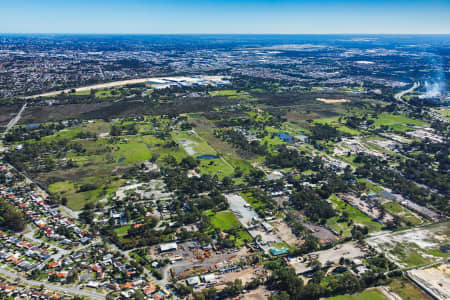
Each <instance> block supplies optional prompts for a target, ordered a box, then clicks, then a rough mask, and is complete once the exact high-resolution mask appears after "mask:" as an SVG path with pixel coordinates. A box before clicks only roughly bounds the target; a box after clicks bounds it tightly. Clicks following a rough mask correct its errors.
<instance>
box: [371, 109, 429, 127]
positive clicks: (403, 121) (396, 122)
mask: <svg viewBox="0 0 450 300" xmlns="http://www.w3.org/2000/svg"><path fill="white" fill-rule="evenodd" d="M373 120H374V124H373V125H374V126H375V127H377V128H378V127H380V126H382V125H384V126H389V128H391V129H393V130H396V131H405V130H408V129H410V127H409V126H408V124H411V125H426V123H425V122H422V121H420V120H416V119H411V118H408V117H406V116H403V115H393V114H389V113H383V114H379V115H378V118H377V119H373Z"/></svg>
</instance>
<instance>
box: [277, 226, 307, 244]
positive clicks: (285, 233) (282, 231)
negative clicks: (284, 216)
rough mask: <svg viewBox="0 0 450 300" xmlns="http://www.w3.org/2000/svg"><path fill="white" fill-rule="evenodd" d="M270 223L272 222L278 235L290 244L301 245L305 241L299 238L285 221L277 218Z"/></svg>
mask: <svg viewBox="0 0 450 300" xmlns="http://www.w3.org/2000/svg"><path fill="white" fill-rule="evenodd" d="M270 224H272V226H273V228H274V229H275V231H276V232H277V233H278V235H279V236H280V237H281V239H282V240H283V241H285V242H286V243H288V244H289V245H291V246H301V245H302V244H303V243H304V242H305V241H304V240H301V239H299V238H298V237H297V236H296V235H295V234H294V233H293V232H292V229H291V227H289V225H288V224H286V222H284V221H281V220H277V221H273V222H271V223H270Z"/></svg>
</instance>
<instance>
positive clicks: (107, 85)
mask: <svg viewBox="0 0 450 300" xmlns="http://www.w3.org/2000/svg"><path fill="white" fill-rule="evenodd" d="M151 79H152V78H140V79H130V80H121V81H113V82H107V83H100V84H94V85H88V86H83V87H79V88H75V92H83V91H90V90H97V89H104V88H110V87H115V86H121V85H127V84H136V83H143V82H147V81H149V80H151ZM71 90H72V89H65V90H61V91H54V92H48V93H43V94H38V95H33V96H28V97H25V99H32V98H37V97H47V96H54V95H58V94H61V93H62V92H64V93H68V92H70V91H71Z"/></svg>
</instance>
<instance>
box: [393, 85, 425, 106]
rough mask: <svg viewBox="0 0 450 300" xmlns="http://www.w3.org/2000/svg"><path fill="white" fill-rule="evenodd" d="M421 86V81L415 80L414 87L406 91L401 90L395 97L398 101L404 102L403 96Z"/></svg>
mask: <svg viewBox="0 0 450 300" xmlns="http://www.w3.org/2000/svg"><path fill="white" fill-rule="evenodd" d="M419 86H420V83H419V82H414V84H413V86H412V87H410V88H409V89H407V90H404V91H401V92H399V93H397V94H395V95H394V98H395V99H396V100H397V101H400V102H404V101H403V99H402V97H403V96H404V95H406V94H409V93H412V92H413V91H414V90H415V89H417V88H418V87H419Z"/></svg>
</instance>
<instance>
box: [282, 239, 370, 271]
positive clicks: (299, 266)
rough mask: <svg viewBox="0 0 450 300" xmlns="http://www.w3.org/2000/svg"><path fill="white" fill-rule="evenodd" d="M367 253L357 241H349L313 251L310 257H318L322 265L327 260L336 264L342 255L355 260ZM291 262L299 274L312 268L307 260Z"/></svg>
mask: <svg viewBox="0 0 450 300" xmlns="http://www.w3.org/2000/svg"><path fill="white" fill-rule="evenodd" d="M365 254H366V253H365V251H363V250H362V249H361V248H359V247H358V245H357V243H356V242H349V243H345V244H341V245H338V246H336V247H334V248H331V249H328V250H322V251H316V252H312V253H310V254H308V257H310V259H317V260H318V261H320V263H321V264H322V265H325V264H326V263H327V262H333V263H335V264H336V263H338V262H339V260H340V258H341V257H343V258H347V259H350V260H353V259H356V258H361V257H363V256H364V255H365ZM290 262H291V265H292V267H293V268H294V269H295V271H296V273H297V274H300V273H304V272H307V271H309V270H311V268H310V267H309V266H308V263H307V262H306V261H302V260H297V259H293V260H292V261H290Z"/></svg>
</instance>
